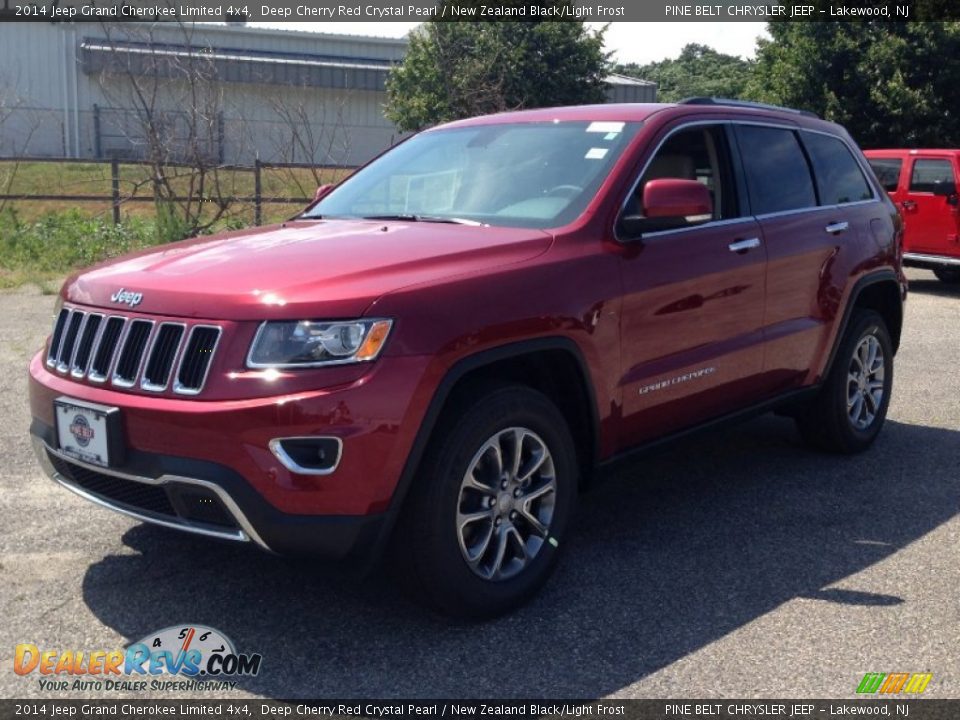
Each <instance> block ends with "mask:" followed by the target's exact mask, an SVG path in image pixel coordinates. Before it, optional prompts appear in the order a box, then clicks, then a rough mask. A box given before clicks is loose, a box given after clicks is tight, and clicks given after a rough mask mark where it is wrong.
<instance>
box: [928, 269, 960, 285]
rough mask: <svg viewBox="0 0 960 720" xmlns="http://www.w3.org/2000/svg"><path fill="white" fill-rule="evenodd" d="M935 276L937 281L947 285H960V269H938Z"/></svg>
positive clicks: (934, 272)
mask: <svg viewBox="0 0 960 720" xmlns="http://www.w3.org/2000/svg"><path fill="white" fill-rule="evenodd" d="M933 274H934V275H936V276H937V280H939V281H940V282H942V283H946V284H947V285H960V268H952V267H950V268H936V269H935V270H934V271H933Z"/></svg>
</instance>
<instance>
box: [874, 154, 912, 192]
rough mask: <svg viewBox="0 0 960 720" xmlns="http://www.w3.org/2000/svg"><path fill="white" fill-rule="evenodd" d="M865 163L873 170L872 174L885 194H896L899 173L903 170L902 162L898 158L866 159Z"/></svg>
mask: <svg viewBox="0 0 960 720" xmlns="http://www.w3.org/2000/svg"><path fill="white" fill-rule="evenodd" d="M867 162H868V163H870V167H871V168H872V169H873V174H874V175H876V176H877V180H879V181H880V186H881V187H882V188H883V189H884V190H886V191H887V192H896V190H897V188H898V187H900V172H901V171H902V170H903V160H901V159H900V158H868V159H867Z"/></svg>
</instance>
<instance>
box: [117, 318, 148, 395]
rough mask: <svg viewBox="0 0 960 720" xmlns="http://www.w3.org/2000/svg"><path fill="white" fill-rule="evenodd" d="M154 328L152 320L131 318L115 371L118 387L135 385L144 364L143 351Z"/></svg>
mask: <svg viewBox="0 0 960 720" xmlns="http://www.w3.org/2000/svg"><path fill="white" fill-rule="evenodd" d="M151 330H153V321H152V320H131V321H130V324H129V326H128V327H127V335H126V337H125V338H124V341H123V347H122V349H121V350H120V357H119V358H118V359H117V366H116V368H114V371H113V384H114V385H117V386H118V387H133V384H134V382H136V379H137V375H139V374H140V366H141V365H143V351H144V348H146V347H147V340H149V339H150V331H151Z"/></svg>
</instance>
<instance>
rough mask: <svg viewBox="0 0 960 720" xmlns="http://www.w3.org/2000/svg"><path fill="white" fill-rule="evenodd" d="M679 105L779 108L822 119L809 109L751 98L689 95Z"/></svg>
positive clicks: (760, 108)
mask: <svg viewBox="0 0 960 720" xmlns="http://www.w3.org/2000/svg"><path fill="white" fill-rule="evenodd" d="M677 104H678V105H730V106H732V107H743V108H757V109H758V110H779V111H780V112H789V113H795V114H797V115H805V116H806V117H812V118H817V119H818V120H819V119H820V116H819V115H817V114H816V113H813V112H810V111H809V110H797V109H796V108H788V107H781V106H780V105H771V104H770V103H761V102H753V101H751V100H733V99H730V98H716V97H688V98H684V99H683V100H681V101H680V102H678V103H677Z"/></svg>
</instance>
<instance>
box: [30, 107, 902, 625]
mask: <svg viewBox="0 0 960 720" xmlns="http://www.w3.org/2000/svg"><path fill="white" fill-rule="evenodd" d="M899 234H900V226H899V218H898V215H897V212H896V209H895V208H894V206H893V204H892V203H891V201H890V199H889V198H888V197H887V194H886V193H885V192H883V189H882V188H881V187H880V186H879V185H878V184H877V182H876V179H875V178H874V176H873V173H872V172H870V168H869V167H868V166H867V164H866V162H865V160H864V159H863V156H862V155H861V154H860V152H859V150H858V149H857V148H856V146H855V144H854V143H853V142H852V141H851V139H850V137H849V136H848V135H847V134H846V132H845V131H844V130H843V129H842V128H840V127H838V126H836V125H833V124H831V123H828V122H823V121H821V120H818V119H817V118H815V117H812V116H808V115H806V114H803V113H800V112H797V111H791V110H785V109H782V108H774V107H767V106H761V105H749V104H744V103H734V102H730V101H718V100H711V99H693V100H690V101H686V102H684V103H680V104H676V105H620V106H617V105H605V106H597V107H574V108H557V109H545V110H534V111H529V112H517V113H508V114H503V115H496V116H492V117H481V118H476V119H472V120H466V121H462V122H455V123H451V124H448V125H444V126H442V127H438V128H435V129H432V130H428V131H426V132H423V133H421V134H419V135H417V136H415V137H413V138H411V139H410V140H408V141H406V142H404V143H403V144H401V145H399V146H398V147H396V148H394V149H392V150H390V151H389V152H387V153H386V154H384V155H383V156H381V157H380V158H378V159H377V160H375V161H373V162H372V163H370V164H369V165H367V166H366V167H364V168H363V169H361V170H359V171H358V172H356V173H355V174H354V175H352V176H351V177H350V178H349V179H347V180H346V181H344V182H343V183H342V184H341V185H339V186H338V187H336V188H335V189H334V190H333V191H332V192H330V193H329V194H326V195H325V196H323V197H322V198H321V199H320V200H318V201H317V202H316V203H314V205H313V206H311V207H310V208H309V209H308V210H307V211H306V212H305V213H304V214H303V215H301V216H300V217H298V218H296V219H295V220H292V221H290V222H287V223H284V224H282V225H277V226H274V227H268V228H255V229H249V230H244V231H241V232H233V233H229V234H225V235H221V236H218V237H212V238H210V237H205V238H198V239H195V240H191V241H188V242H182V243H178V244H175V245H170V246H165V247H162V248H157V249H152V250H149V251H146V252H141V253H139V254H135V255H130V256H128V257H125V258H121V259H118V260H113V261H110V262H107V263H104V264H102V265H100V266H98V267H96V268H93V269H90V270H87V271H85V272H82V273H79V274H77V275H75V276H73V277H71V278H70V279H69V280H67V282H66V284H65V285H64V287H63V290H62V292H61V304H60V306H59V307H58V308H57V313H56V320H55V324H54V327H53V333H52V334H51V336H50V340H49V341H48V343H47V345H46V347H45V348H44V349H43V350H42V351H41V352H40V353H39V354H38V355H37V356H36V357H35V358H34V359H33V362H32V364H31V367H30V375H31V383H30V402H31V407H32V413H33V418H34V420H33V425H32V428H31V433H32V435H33V438H34V441H35V446H36V450H37V453H38V456H39V458H40V462H41V463H42V465H43V466H44V468H45V469H46V471H47V472H48V473H49V474H50V475H51V476H52V477H53V478H54V479H55V480H56V481H57V482H59V483H61V484H62V485H64V486H66V487H67V488H69V489H70V490H72V491H74V492H76V493H77V494H79V495H81V496H82V497H85V498H87V499H89V500H91V501H93V502H96V503H98V504H101V505H104V506H106V507H109V508H112V509H114V510H118V511H120V512H123V513H126V514H128V515H132V516H133V517H136V518H139V519H141V520H146V521H149V522H154V523H158V524H161V525H165V526H168V527H172V528H179V529H181V530H186V531H189V532H194V533H199V534H203V535H209V536H212V537H218V538H227V539H232V540H238V541H245V542H252V543H254V544H256V545H259V546H260V547H262V548H264V549H266V550H270V551H274V552H278V553H303V552H307V553H315V554H321V555H326V556H332V557H337V558H350V559H351V560H352V561H355V562H356V561H359V560H360V559H363V560H364V561H366V560H368V559H370V558H376V557H378V556H380V555H381V554H382V553H383V552H384V551H389V556H390V558H391V565H393V566H394V567H395V568H398V569H399V570H400V575H401V577H403V578H404V579H405V580H406V581H408V584H410V585H411V586H413V587H416V588H421V589H423V590H424V592H423V593H422V594H423V595H425V596H426V598H427V599H428V600H429V601H430V602H432V603H433V604H434V605H436V606H438V607H439V608H440V609H442V610H445V611H447V612H452V613H459V614H465V615H473V616H481V615H493V614H496V613H500V612H503V611H505V610H507V609H509V608H511V607H513V606H515V605H517V604H518V603H520V602H522V601H523V600H525V599H526V598H528V597H529V596H530V595H531V594H532V593H533V592H534V591H535V590H536V589H537V588H538V587H539V586H540V585H541V584H542V583H543V582H544V581H545V580H546V578H547V577H548V575H549V573H550V571H551V569H552V567H553V566H554V564H555V561H556V559H557V552H558V549H559V548H562V547H563V546H564V544H565V542H566V537H567V532H568V530H569V525H570V518H571V513H572V510H573V507H574V503H575V501H576V497H577V491H578V488H579V487H582V486H583V484H584V483H585V482H586V481H587V479H588V478H589V477H590V476H591V475H592V474H593V473H594V471H595V470H596V469H597V468H598V467H599V466H601V465H604V464H607V463H609V462H610V461H611V460H613V459H615V458H617V457H619V456H622V455H623V454H624V453H626V452H628V451H630V450H635V449H637V448H640V447H644V446H645V445H649V444H651V443H653V442H655V441H660V440H663V439H665V438H667V437H669V436H674V435H677V434H680V433H683V432H686V431H688V430H690V429H691V428H694V427H696V426H701V425H704V424H706V423H712V422H714V421H716V420H718V419H721V418H724V417H727V416H742V415H744V414H746V412H747V411H759V410H766V409H773V408H781V409H786V410H787V411H788V412H790V413H792V414H794V415H795V416H796V418H797V421H798V423H799V426H800V429H801V431H802V433H803V435H804V437H805V438H807V439H808V440H810V441H812V442H814V443H816V444H817V445H819V446H821V447H824V448H827V449H831V450H834V451H840V452H856V451H859V450H863V449H865V448H866V447H868V446H869V445H870V444H871V443H872V442H873V440H874V438H875V437H876V435H877V433H878V432H879V430H880V428H881V425H882V424H883V421H884V416H885V414H886V411H887V405H888V403H889V400H890V392H891V381H892V378H893V364H892V363H893V355H894V352H895V351H896V349H897V344H898V341H899V338H900V327H901V322H902V318H903V312H902V307H903V306H902V303H903V299H904V297H905V291H906V283H905V281H904V278H903V275H902V274H901V269H900V252H901V251H900V246H899Z"/></svg>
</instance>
